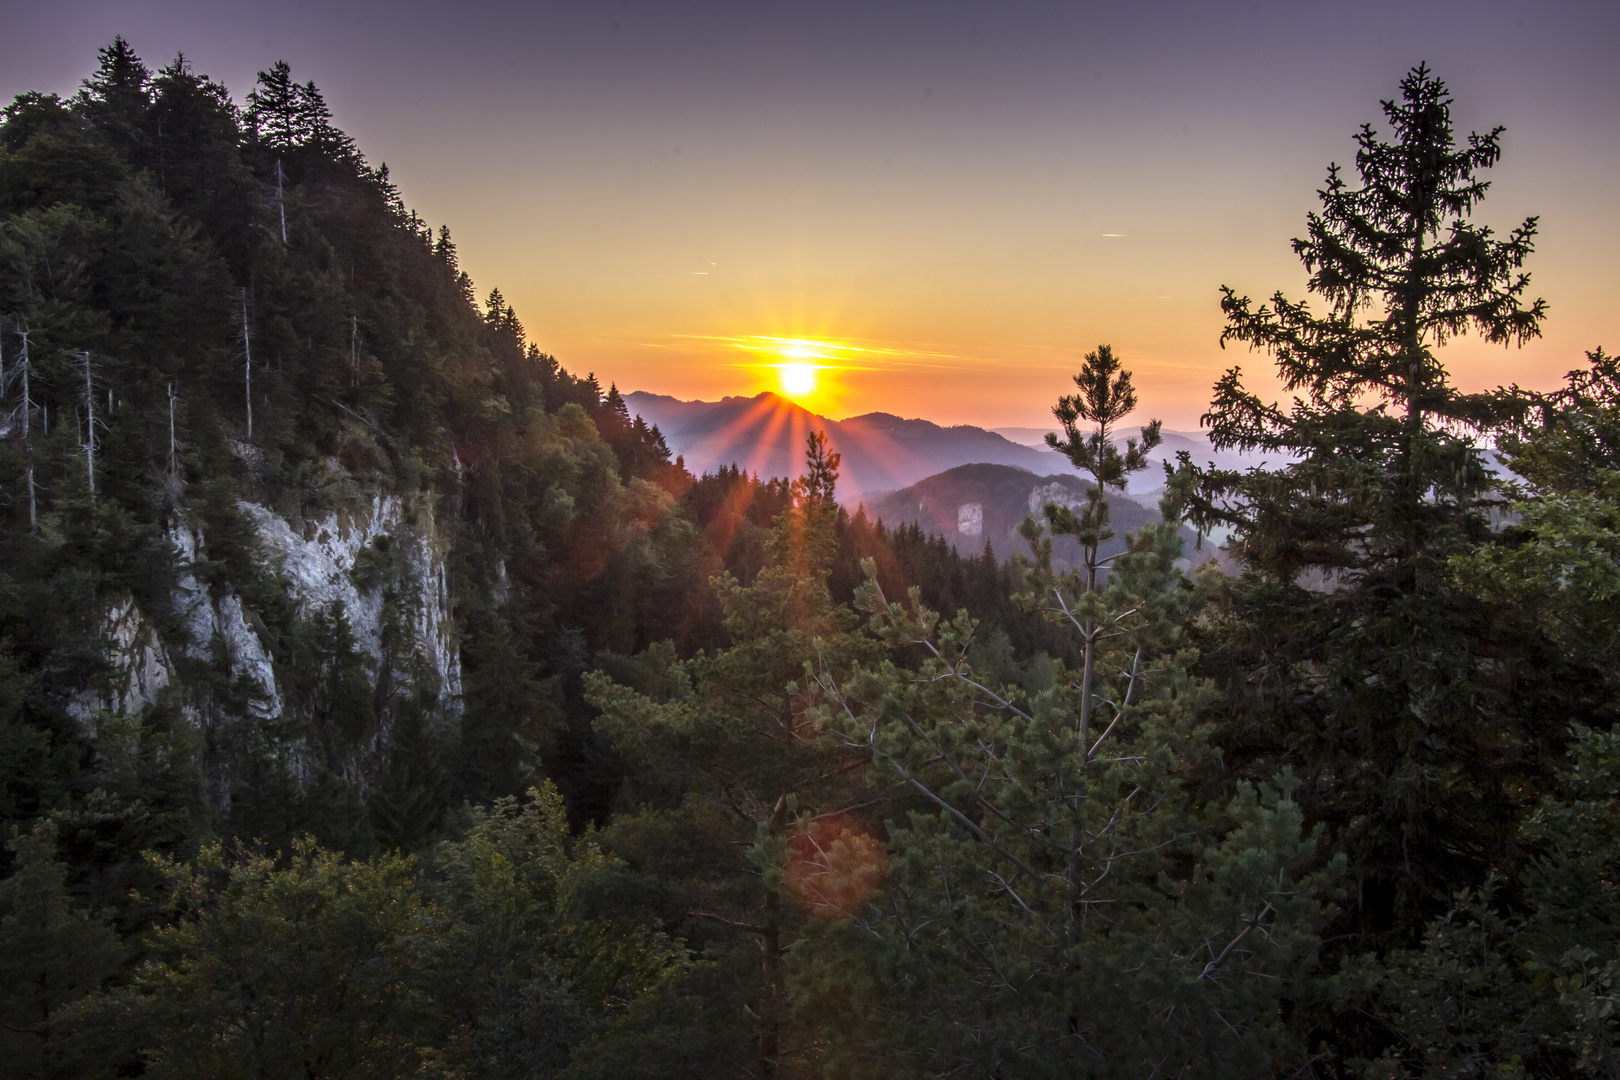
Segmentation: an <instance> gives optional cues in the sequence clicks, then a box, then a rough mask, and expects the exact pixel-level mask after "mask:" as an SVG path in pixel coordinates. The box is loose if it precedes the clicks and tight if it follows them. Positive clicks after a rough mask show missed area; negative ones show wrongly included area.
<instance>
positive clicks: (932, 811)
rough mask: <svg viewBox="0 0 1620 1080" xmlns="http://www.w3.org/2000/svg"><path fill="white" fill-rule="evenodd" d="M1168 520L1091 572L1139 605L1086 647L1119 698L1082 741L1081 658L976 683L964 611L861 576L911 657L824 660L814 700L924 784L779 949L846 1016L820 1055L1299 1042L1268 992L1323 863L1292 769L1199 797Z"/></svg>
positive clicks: (1226, 1053)
mask: <svg viewBox="0 0 1620 1080" xmlns="http://www.w3.org/2000/svg"><path fill="white" fill-rule="evenodd" d="M1177 524H1178V523H1177V522H1174V521H1172V522H1170V523H1168V524H1165V525H1161V526H1159V527H1158V529H1157V532H1158V533H1159V534H1160V535H1159V536H1158V537H1157V540H1158V542H1157V543H1154V542H1152V541H1149V542H1147V543H1140V544H1138V543H1133V545H1132V547H1133V549H1135V550H1133V551H1132V553H1131V554H1130V555H1127V556H1124V557H1122V558H1121V559H1120V560H1119V561H1118V563H1117V564H1116V567H1115V570H1114V573H1113V575H1112V580H1113V584H1112V585H1111V588H1112V589H1114V590H1116V591H1117V592H1120V593H1124V592H1130V593H1133V594H1134V595H1135V596H1136V598H1137V599H1138V602H1139V606H1140V607H1141V609H1142V610H1143V611H1144V612H1145V613H1147V614H1145V615H1144V617H1143V618H1142V619H1141V620H1140V624H1139V625H1138V626H1137V627H1136V628H1135V630H1134V632H1133V644H1134V646H1135V649H1136V651H1135V654H1134V655H1135V662H1134V664H1133V665H1132V666H1130V667H1125V668H1122V669H1119V670H1118V671H1117V674H1116V673H1115V670H1114V668H1113V665H1112V664H1107V663H1105V664H1103V665H1102V667H1103V669H1104V670H1106V671H1107V674H1106V675H1105V676H1104V678H1103V680H1102V682H1101V683H1100V684H1099V685H1100V686H1101V687H1103V688H1102V689H1101V690H1100V692H1099V696H1102V697H1109V698H1111V699H1112V700H1113V701H1116V702H1119V705H1118V707H1117V712H1116V714H1115V717H1114V720H1113V722H1112V723H1110V725H1109V726H1108V728H1107V729H1106V730H1105V731H1104V732H1103V733H1102V735H1101V736H1100V737H1098V738H1097V740H1096V741H1095V742H1090V741H1087V740H1083V739H1082V738H1081V737H1080V733H1079V731H1078V729H1077V726H1076V724H1075V722H1074V719H1073V717H1074V716H1075V715H1076V713H1077V711H1078V710H1077V708H1076V704H1077V702H1076V700H1075V699H1076V698H1077V697H1078V696H1079V694H1080V693H1081V692H1083V684H1082V682H1081V680H1080V679H1079V678H1076V676H1078V675H1079V673H1077V672H1060V673H1059V674H1058V677H1057V679H1056V685H1054V686H1053V687H1051V688H1050V689H1046V690H1043V691H1040V692H1037V693H1029V692H1027V691H1025V690H1023V689H1021V688H1019V687H1016V686H1010V687H1009V686H1004V685H998V686H990V685H986V684H985V683H984V682H983V681H981V679H980V677H979V675H978V673H976V672H975V670H974V669H973V667H972V665H971V664H970V663H969V662H968V660H967V655H968V652H969V649H970V647H971V643H972V639H973V634H974V630H975V626H974V623H973V622H972V620H971V619H969V618H968V616H967V615H966V614H965V613H964V614H962V615H959V616H958V617H957V618H956V619H955V620H952V621H950V622H944V621H942V620H941V619H940V618H939V616H938V615H936V614H935V613H933V612H931V611H929V610H928V609H926V608H925V607H923V606H922V605H921V604H920V602H919V600H918V596H917V592H916V590H913V591H912V593H911V596H910V601H909V603H908V604H905V605H902V604H898V603H890V602H888V601H887V600H886V599H885V598H884V596H883V594H882V592H881V590H880V589H879V588H878V587H877V585H876V583H875V581H874V582H869V583H868V585H867V587H866V588H865V589H864V590H863V595H862V600H861V604H862V607H863V608H864V609H865V610H867V611H870V612H871V613H872V615H873V630H874V632H875V633H878V634H879V635H880V636H881V637H882V638H883V639H884V640H885V642H886V643H887V644H888V646H889V649H890V650H891V655H893V656H900V655H904V654H905V653H906V652H908V651H911V650H916V649H919V648H920V649H921V650H923V652H924V653H925V656H926V659H924V660H923V661H922V662H921V663H920V664H917V665H915V666H914V667H908V666H902V665H900V664H897V663H895V662H894V660H892V659H891V660H886V661H884V662H883V663H881V664H879V665H877V666H876V667H872V668H861V667H857V668H856V669H855V670H854V671H853V672H852V673H851V674H849V675H848V676H847V677H841V676H839V675H838V674H837V672H836V670H835V669H830V668H823V669H822V670H821V671H820V672H819V674H818V678H817V689H818V690H819V692H820V695H821V696H822V698H823V701H824V702H825V704H824V705H823V706H822V710H823V711H822V714H821V715H822V720H823V723H825V724H827V725H828V726H830V727H832V728H834V729H835V730H837V731H839V732H840V734H841V735H842V736H843V737H844V738H845V739H846V740H848V741H849V742H850V743H851V744H853V745H863V746H869V747H870V748H871V753H872V782H874V783H877V784H886V783H889V782H892V781H896V780H897V781H899V782H900V783H902V784H904V785H905V786H906V788H908V789H909V790H910V791H911V792H913V793H914V794H916V795H920V796H921V799H920V800H918V801H917V803H916V805H915V808H914V809H912V810H911V811H910V813H909V817H908V819H907V820H906V821H905V822H903V823H902V822H891V823H890V825H889V827H888V849H889V852H890V867H891V875H892V877H891V880H890V882H889V883H888V885H887V887H886V888H885V889H883V890H882V892H881V894H880V895H879V896H878V897H876V898H875V899H874V901H873V902H872V903H871V904H870V905H869V906H867V907H865V908H863V909H862V910H861V911H860V912H858V913H855V915H854V917H853V918H851V919H849V920H848V921H847V922H840V923H836V924H833V925H832V926H831V927H829V929H828V931H827V932H826V933H825V934H823V935H821V936H819V937H818V938H817V939H816V942H815V945H814V946H813V947H812V949H811V950H810V951H808V952H807V954H806V956H805V958H803V959H802V961H801V963H800V964H798V965H797V966H796V971H798V972H800V973H802V976H803V977H804V979H805V980H806V983H805V986H804V988H803V990H802V993H803V996H804V999H805V1003H804V1007H805V1008H806V1009H807V1010H810V1011H812V1012H817V1013H820V1012H823V1011H825V1012H827V1013H828V1014H829V1015H830V1016H832V1017H835V1018H836V1019H835V1020H834V1021H833V1022H832V1023H833V1026H834V1027H836V1029H837V1030H839V1031H841V1032H842V1033H843V1034H842V1035H841V1037H840V1038H838V1039H835V1040H832V1042H831V1044H830V1045H829V1047H828V1049H827V1056H828V1063H829V1071H830V1073H831V1074H832V1075H848V1076H867V1075H873V1076H875V1075H896V1074H898V1075H918V1076H930V1075H941V1074H948V1073H951V1072H956V1071H963V1072H967V1073H972V1074H975V1075H1001V1076H1009V1077H1010V1076H1060V1075H1065V1076H1066V1075H1073V1074H1074V1072H1075V1071H1076V1070H1077V1069H1084V1070H1086V1072H1087V1074H1088V1075H1122V1076H1137V1075H1142V1074H1144V1073H1155V1072H1165V1073H1174V1074H1185V1075H1233V1076H1247V1075H1255V1074H1256V1073H1257V1072H1260V1071H1264V1070H1266V1069H1269V1068H1273V1067H1282V1066H1284V1065H1285V1063H1287V1062H1289V1061H1297V1060H1299V1059H1300V1058H1301V1057H1302V1056H1303V1055H1302V1054H1301V1049H1300V1047H1298V1046H1297V1045H1294V1044H1292V1042H1291V1040H1290V1038H1289V1036H1288V1034H1287V1032H1286V1031H1285V1029H1284V1028H1283V1027H1282V1025H1280V1024H1279V1023H1278V1022H1277V1017H1278V1010H1279V1008H1280V1007H1282V1004H1283V1003H1284V1002H1285V1001H1287V1000H1289V999H1290V998H1292V997H1294V996H1295V995H1297V994H1298V993H1299V989H1298V980H1299V978H1300V977H1301V976H1302V975H1303V974H1305V973H1306V972H1308V971H1309V969H1310V967H1311V965H1312V963H1313V961H1314V956H1315V948H1316V939H1315V936H1314V935H1315V932H1316V929H1317V927H1318V926H1320V925H1321V922H1322V920H1323V914H1324V910H1325V909H1324V901H1325V899H1326V896H1325V893H1324V890H1325V888H1326V886H1327V884H1328V883H1329V882H1330V881H1331V878H1332V876H1333V874H1334V872H1336V871H1333V870H1330V871H1329V872H1327V873H1321V872H1317V871H1314V870H1313V869H1312V867H1313V864H1314V863H1315V862H1316V861H1317V859H1318V856H1317V854H1316V847H1315V843H1314V841H1313V840H1312V839H1311V838H1310V836H1309V835H1308V834H1306V833H1305V832H1304V830H1303V827H1302V820H1301V812H1300V808H1299V807H1298V806H1297V805H1296V804H1295V803H1294V802H1293V801H1292V800H1291V799H1289V798H1288V797H1287V794H1286V792H1287V790H1288V789H1289V788H1291V787H1292V786H1293V782H1292V781H1291V780H1288V779H1286V778H1285V781H1284V782H1283V783H1282V785H1281V787H1280V788H1277V787H1272V786H1264V787H1260V788H1255V787H1249V786H1240V787H1239V788H1238V789H1237V790H1236V791H1235V792H1234V793H1233V795H1232V796H1231V798H1230V799H1228V800H1225V801H1214V802H1204V801H1203V800H1201V799H1199V798H1198V797H1197V779H1196V777H1197V774H1198V773H1199V771H1200V770H1201V769H1202V768H1205V767H1207V763H1208V761H1209V759H1210V758H1211V756H1212V750H1211V748H1210V745H1209V741H1208V738H1209V734H1210V733H1209V731H1208V729H1207V728H1206V727H1205V726H1203V725H1202V724H1201V723H1200V722H1199V719H1198V714H1199V712H1200V710H1201V709H1202V708H1203V707H1204V706H1205V705H1207V703H1208V701H1209V698H1210V691H1209V688H1208V687H1207V686H1206V685H1204V684H1201V683H1200V682H1199V681H1198V680H1196V679H1194V678H1192V677H1190V676H1189V674H1188V672H1187V665H1188V662H1189V660H1190V659H1191V658H1190V657H1189V656H1188V655H1187V654H1186V653H1185V652H1184V651H1183V650H1180V649H1178V648H1177V646H1176V639H1177V637H1178V634H1177V628H1176V625H1175V624H1177V623H1179V622H1183V621H1184V620H1185V619H1187V618H1188V617H1189V614H1190V612H1191V603H1192V600H1193V594H1192V593H1190V592H1189V591H1188V590H1186V589H1185V588H1184V587H1183V585H1182V582H1181V578H1180V574H1179V573H1178V572H1177V571H1176V570H1175V568H1174V559H1175V557H1176V556H1177V555H1179V551H1180V541H1179V538H1178V536H1177ZM1155 600H1159V601H1161V602H1157V603H1155V602H1154V601H1155ZM1129 648H1130V647H1129V646H1127V649H1129Z"/></svg>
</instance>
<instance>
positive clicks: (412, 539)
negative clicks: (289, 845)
mask: <svg viewBox="0 0 1620 1080" xmlns="http://www.w3.org/2000/svg"><path fill="white" fill-rule="evenodd" d="M237 509H238V510H239V511H240V512H241V513H242V514H243V515H244V517H246V518H247V520H248V521H249V522H250V523H251V524H252V526H253V529H254V532H255V533H256V535H257V539H258V541H259V543H260V545H261V549H262V552H263V554H264V556H265V558H266V561H267V564H268V565H267V566H266V569H268V570H270V571H271V572H272V573H274V574H276V575H277V576H278V577H280V579H281V580H282V582H283V584H284V586H285V588H286V590H287V595H288V597H289V598H290V599H291V600H292V601H293V604H294V607H295V610H296V613H297V615H298V617H299V618H301V619H306V620H313V619H315V618H317V617H326V618H331V617H333V616H334V614H335V613H336V612H337V611H339V610H341V611H342V613H343V615H344V617H345V619H346V620H347V622H348V625H349V629H350V631H351V633H352V634H353V637H354V642H355V647H356V649H357V650H358V652H359V653H360V654H362V655H363V657H364V658H365V660H366V662H367V666H368V669H369V671H368V673H369V675H370V677H371V678H372V680H373V684H374V685H375V683H376V681H377V680H378V679H379V678H380V677H381V676H382V675H383V674H385V672H384V670H383V668H384V665H387V667H388V670H387V672H386V674H387V675H388V677H389V679H390V685H391V686H393V687H395V688H401V689H412V690H417V691H426V693H425V694H424V695H422V696H424V697H426V698H427V699H430V700H437V702H438V710H437V715H436V716H435V717H434V718H433V720H434V723H435V724H436V725H437V726H439V727H440V729H441V730H444V729H447V728H451V727H453V726H454V725H455V723H456V720H457V718H458V717H459V714H460V711H461V655H460V649H459V646H458V643H457V641H456V637H455V626H454V621H453V619H452V616H451V611H450V589H449V583H448V581H447V577H446V571H445V553H446V549H447V544H446V543H445V541H444V540H443V538H442V537H441V536H440V535H439V532H438V529H437V527H436V523H435V519H434V514H433V507H432V504H431V503H430V502H429V501H427V500H425V499H416V500H410V499H402V498H400V497H398V496H392V495H381V494H378V495H375V496H374V497H373V498H372V499H371V501H370V503H369V504H364V505H361V506H359V507H351V508H349V509H347V510H345V511H342V512H333V513H331V514H328V515H327V516H326V517H325V518H324V519H321V520H319V521H315V522H311V523H307V524H306V525H305V526H304V530H303V534H302V535H300V533H299V532H297V531H295V530H294V529H293V527H292V526H291V525H290V524H289V523H288V522H287V520H286V519H285V518H283V517H281V516H280V515H278V514H276V513H275V512H274V511H273V510H271V509H269V508H268V507H264V506H260V505H257V504H254V503H248V502H242V503H238V504H237ZM169 542H170V544H171V545H172V548H173V553H174V554H173V558H174V568H175V584H174V590H173V593H172V595H171V598H170V599H171V602H172V605H173V608H172V614H173V615H174V616H175V619H174V620H173V622H171V623H170V624H169V625H171V626H172V625H175V624H177V625H178V630H179V633H178V635H176V634H175V633H174V632H172V631H171V633H170V640H167V641H165V640H164V636H163V634H161V633H160V632H159V629H158V626H157V625H156V623H155V622H154V620H153V619H152V618H150V617H149V616H148V614H147V613H145V612H143V611H141V610H140V608H139V606H138V605H137V604H136V603H135V601H134V600H133V599H131V598H129V597H127V596H126V597H124V598H121V599H118V600H115V601H114V602H113V603H112V604H111V605H110V606H109V608H108V610H107V612H106V615H105V617H104V620H103V623H102V658H103V661H104V667H103V671H102V675H101V677H100V678H98V679H97V681H96V683H95V685H92V686H88V687H86V688H84V689H83V690H81V691H80V692H79V693H77V694H75V695H74V696H73V698H72V699H71V700H70V701H69V702H68V703H67V710H68V712H69V713H70V714H71V715H73V716H74V717H75V718H76V719H78V721H79V722H80V723H81V724H83V725H85V727H86V728H87V729H94V727H95V726H96V723H97V715H98V713H111V714H114V715H118V716H132V715H134V714H137V713H139V712H140V711H141V710H143V709H146V708H149V707H151V706H154V705H158V704H161V703H164V702H170V703H172V704H174V705H176V706H177V707H178V708H179V709H180V710H181V713H182V714H183V715H185V716H186V717H187V718H188V719H190V720H191V721H192V722H193V723H195V724H198V725H199V726H202V727H205V728H212V727H213V726H215V725H216V724H220V723H224V724H227V725H228V724H234V723H255V722H259V723H270V722H272V721H276V720H279V719H281V718H282V716H283V713H284V711H285V710H286V709H287V708H288V705H287V693H286V689H285V685H284V683H283V682H282V681H281V680H280V679H278V673H277V670H276V662H275V659H274V657H273V656H272V654H271V650H270V647H269V642H268V640H267V633H266V632H265V631H264V628H263V624H262V623H261V622H260V621H259V618H258V616H257V615H256V614H254V613H253V612H252V611H251V610H249V609H247V608H246V607H245V606H244V605H243V602H242V598H241V597H240V596H238V595H237V594H236V593H235V592H233V591H230V590H228V589H226V590H218V589H213V588H210V587H209V586H208V585H206V584H205V583H203V582H202V581H199V579H198V577H197V575H196V573H195V569H194V568H195V567H196V565H197V562H198V559H199V556H200V555H202V554H205V553H206V544H207V538H206V537H204V536H203V535H202V533H201V532H200V531H199V530H198V529H197V528H196V527H195V526H194V525H192V524H190V523H186V522H182V523H180V524H177V525H175V526H174V527H173V528H172V529H171V530H170V533H169ZM340 605H341V607H340ZM390 608H391V610H390ZM390 618H392V619H394V626H395V628H396V632H395V634H394V635H393V640H394V641H395V643H396V644H395V645H394V648H393V650H392V652H391V653H390V652H389V650H388V649H387V648H385V622H386V621H387V620H388V619H390ZM401 626H402V627H403V628H404V629H405V630H406V631H407V633H405V634H403V635H401V634H399V633H398V632H397V630H398V629H399V628H401ZM400 640H404V641H405V645H404V646H400V645H398V644H397V643H398V642H399V641H400ZM177 660H184V661H188V662H189V661H195V662H201V663H207V664H209V665H211V666H212V667H213V668H214V669H215V670H216V671H219V672H221V673H222V674H224V675H225V677H226V680H227V682H228V684H229V685H230V686H231V688H232V692H233V697H234V699H235V701H236V705H235V706H233V707H232V709H231V710H229V711H226V712H222V711H221V709H220V707H218V705H217V703H213V704H209V703H207V702H205V701H204V700H203V699H202V698H199V697H198V695H196V694H194V693H192V692H190V691H189V689H188V687H187V686H186V682H185V677H184V665H183V664H180V663H177ZM424 682H425V683H427V685H422V684H423V683H424ZM388 739H389V733H388V732H387V731H386V730H382V731H379V732H378V735H377V742H378V743H381V744H386V743H387V742H388ZM377 748H378V747H377V745H375V744H374V745H373V746H372V747H371V749H372V750H376V749H377ZM286 749H287V752H288V754H289V755H290V756H289V759H288V764H289V765H290V766H291V767H292V771H293V773H294V774H295V775H297V776H299V777H300V778H301V779H307V778H308V776H309V775H311V773H310V770H309V769H308V768H307V762H304V761H302V760H301V759H303V758H305V757H307V756H308V749H309V748H303V749H302V750H301V749H300V748H298V747H296V746H293V747H287V748H286ZM216 790H218V789H216Z"/></svg>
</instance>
